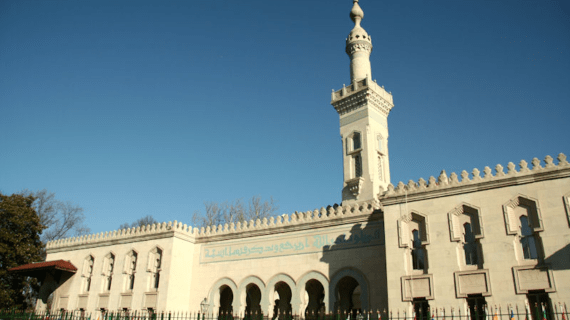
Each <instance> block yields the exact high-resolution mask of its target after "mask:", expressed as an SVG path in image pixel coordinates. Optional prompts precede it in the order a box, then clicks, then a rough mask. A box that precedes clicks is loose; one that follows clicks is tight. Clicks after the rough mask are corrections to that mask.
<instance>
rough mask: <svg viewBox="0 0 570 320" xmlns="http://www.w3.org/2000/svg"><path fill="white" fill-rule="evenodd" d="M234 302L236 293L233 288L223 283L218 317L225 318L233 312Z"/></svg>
mask: <svg viewBox="0 0 570 320" xmlns="http://www.w3.org/2000/svg"><path fill="white" fill-rule="evenodd" d="M233 302H234V293H233V291H232V289H231V288H230V287H229V286H227V285H223V286H221V287H220V308H219V310H218V312H219V313H218V314H219V316H218V319H225V316H227V315H231V314H233V307H232V304H233Z"/></svg>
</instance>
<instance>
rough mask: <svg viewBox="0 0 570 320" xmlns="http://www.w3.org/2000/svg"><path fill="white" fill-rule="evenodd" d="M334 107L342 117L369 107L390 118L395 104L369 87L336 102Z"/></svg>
mask: <svg viewBox="0 0 570 320" xmlns="http://www.w3.org/2000/svg"><path fill="white" fill-rule="evenodd" d="M332 105H333V107H334V108H335V110H336V112H338V114H339V115H340V116H342V115H344V114H347V113H349V112H352V111H355V110H358V109H360V108H363V107H365V106H368V105H369V106H371V107H372V108H374V109H375V110H376V111H378V112H379V113H380V114H382V115H384V116H386V117H388V114H390V110H391V109H392V108H393V107H394V105H393V104H391V103H390V102H389V101H387V100H386V99H384V98H383V97H382V96H381V95H379V94H378V93H376V92H375V91H374V90H372V89H371V88H370V87H367V86H366V87H362V89H361V90H359V91H355V92H354V93H352V94H349V95H348V96H346V97H344V98H342V99H340V100H337V101H334V102H333V103H332Z"/></svg>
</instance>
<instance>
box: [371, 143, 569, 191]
mask: <svg viewBox="0 0 570 320" xmlns="http://www.w3.org/2000/svg"><path fill="white" fill-rule="evenodd" d="M557 159H558V164H555V163H554V159H553V158H552V157H551V156H546V157H545V158H544V167H543V166H542V165H541V161H540V160H539V159H538V158H534V159H532V161H531V164H532V168H529V167H528V163H527V162H526V161H525V160H521V161H520V162H519V169H518V170H517V168H516V165H515V164H514V163H512V162H509V163H508V164H507V172H504V170H505V169H504V168H503V166H502V165H500V164H498V165H496V166H495V174H493V170H491V168H490V167H485V168H484V169H483V173H482V174H481V171H479V169H477V168H475V169H473V171H472V172H471V175H470V174H469V173H468V172H467V171H465V170H463V171H462V172H461V175H460V176H458V175H457V174H456V173H455V172H452V173H451V174H450V175H449V177H448V176H447V173H446V172H445V170H443V171H441V173H440V175H439V176H438V178H437V179H436V178H435V177H433V176H431V177H430V178H429V179H428V181H426V180H424V179H423V178H420V179H419V180H418V181H417V182H415V181H413V180H410V181H408V183H407V184H404V183H403V182H401V181H400V182H399V183H398V184H397V185H396V187H394V185H392V184H389V185H388V188H387V190H386V191H385V192H384V193H383V194H381V195H380V196H379V198H380V201H381V202H384V200H388V199H390V198H396V197H399V196H402V195H406V196H410V195H414V194H423V193H428V192H431V191H436V190H442V191H443V190H452V189H457V190H459V189H460V188H461V187H463V186H470V185H475V184H481V183H492V182H497V183H500V182H502V181H508V180H509V179H512V178H515V177H517V178H521V179H522V180H521V181H524V178H525V177H531V176H533V175H537V174H543V173H544V174H547V173H551V172H552V173H554V172H556V171H560V170H565V169H570V164H569V163H568V161H567V159H566V155H564V154H563V153H560V154H559V155H558V157H557ZM566 171H568V175H569V176H570V170H566ZM459 178H461V180H460V179H459ZM529 181H531V182H532V181H534V180H533V179H531V180H529Z"/></svg>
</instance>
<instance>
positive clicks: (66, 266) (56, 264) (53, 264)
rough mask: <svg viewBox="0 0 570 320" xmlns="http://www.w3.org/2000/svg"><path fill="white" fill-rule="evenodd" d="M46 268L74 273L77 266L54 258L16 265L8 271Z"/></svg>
mask: <svg viewBox="0 0 570 320" xmlns="http://www.w3.org/2000/svg"><path fill="white" fill-rule="evenodd" d="M46 269H55V270H63V271H68V272H73V273H75V272H76V271H77V268H76V267H75V266H74V265H73V264H72V263H71V262H69V261H65V260H54V261H44V262H36V263H28V264H25V265H22V266H17V267H14V268H11V269H8V271H11V272H24V271H25V272H28V271H40V270H46Z"/></svg>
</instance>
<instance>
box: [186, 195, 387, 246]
mask: <svg viewBox="0 0 570 320" xmlns="http://www.w3.org/2000/svg"><path fill="white" fill-rule="evenodd" d="M380 208H381V205H380V202H379V201H377V200H372V201H365V202H357V203H354V204H350V205H337V204H335V205H333V206H328V207H326V208H324V207H321V209H315V210H313V211H307V212H295V213H292V214H291V215H288V214H283V215H280V216H276V217H270V218H269V219H268V218H263V219H257V220H255V221H254V220H250V221H243V222H237V223H229V224H228V223H226V224H224V225H218V226H214V227H206V228H201V229H200V232H199V233H198V235H197V239H201V238H203V239H206V238H209V237H216V238H217V236H222V237H224V236H232V237H233V236H237V237H239V236H244V237H246V236H255V235H257V234H266V233H273V232H274V233H281V232H287V229H288V228H287V227H295V228H297V227H307V228H310V227H312V226H314V224H315V223H320V222H324V221H334V220H337V219H338V220H339V221H340V220H342V219H346V218H347V217H351V216H365V215H370V214H372V213H374V212H375V211H376V210H378V209H380Z"/></svg>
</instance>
